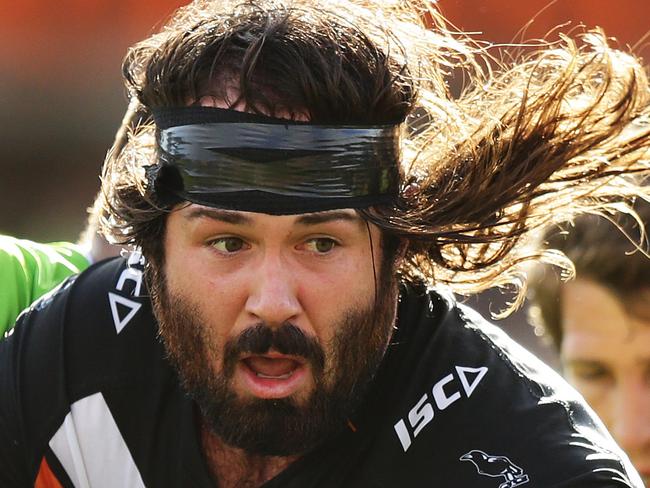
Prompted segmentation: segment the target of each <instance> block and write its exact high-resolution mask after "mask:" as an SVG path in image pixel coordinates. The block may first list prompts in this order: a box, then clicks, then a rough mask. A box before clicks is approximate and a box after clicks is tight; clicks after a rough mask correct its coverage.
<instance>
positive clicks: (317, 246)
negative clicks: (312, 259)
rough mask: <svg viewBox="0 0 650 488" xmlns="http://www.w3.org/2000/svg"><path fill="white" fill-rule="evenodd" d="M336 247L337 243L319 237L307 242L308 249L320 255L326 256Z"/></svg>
mask: <svg viewBox="0 0 650 488" xmlns="http://www.w3.org/2000/svg"><path fill="white" fill-rule="evenodd" d="M335 247H336V241H334V240H333V239H329V238H327V237H317V238H315V239H310V240H309V241H307V249H309V250H310V251H312V252H315V253H318V254H326V253H328V252H330V251H331V250H332V249H334V248H335Z"/></svg>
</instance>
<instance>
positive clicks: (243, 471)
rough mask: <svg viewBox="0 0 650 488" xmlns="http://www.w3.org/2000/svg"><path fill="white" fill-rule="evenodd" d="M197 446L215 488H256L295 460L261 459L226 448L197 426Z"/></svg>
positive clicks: (216, 437) (272, 457) (229, 447)
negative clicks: (200, 448)
mask: <svg viewBox="0 0 650 488" xmlns="http://www.w3.org/2000/svg"><path fill="white" fill-rule="evenodd" d="M200 429H201V445H202V448H203V455H204V457H205V460H206V463H207V465H208V470H209V472H210V475H211V477H212V480H213V481H214V482H215V483H216V485H217V486H218V487H219V488H257V487H259V486H262V485H263V484H264V483H266V482H267V481H269V480H271V479H272V478H274V477H275V476H277V475H278V474H279V473H280V472H282V471H284V470H285V469H286V468H287V467H288V466H289V465H290V464H291V463H293V462H294V461H296V460H297V459H298V458H299V456H297V455H296V456H286V457H284V456H261V455H255V454H251V453H249V452H246V451H245V450H243V449H239V448H236V447H232V446H228V445H227V444H225V443H224V442H223V441H222V440H221V439H220V438H219V437H218V436H217V435H215V434H214V433H213V432H212V431H211V430H210V429H208V428H207V427H206V425H205V423H203V422H201V427H200Z"/></svg>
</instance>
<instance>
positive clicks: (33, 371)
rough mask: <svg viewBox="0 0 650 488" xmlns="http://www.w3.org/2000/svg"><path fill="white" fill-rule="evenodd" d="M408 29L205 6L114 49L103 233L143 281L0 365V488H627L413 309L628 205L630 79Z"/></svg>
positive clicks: (50, 315) (473, 351) (61, 310)
mask: <svg viewBox="0 0 650 488" xmlns="http://www.w3.org/2000/svg"><path fill="white" fill-rule="evenodd" d="M427 5H428V3H427V2H418V1H409V2H401V1H396V2H368V1H363V0H358V1H349V0H333V1H330V2H327V3H326V4H324V3H323V2H314V1H311V0H295V1H274V0H260V1H247V2H243V3H240V2H235V1H232V2H231V1H221V2H212V1H201V0H199V1H196V2H193V3H192V4H190V5H188V6H187V7H184V8H182V9H180V10H179V11H178V12H177V13H176V14H175V15H174V16H173V17H172V19H171V20H170V21H169V22H168V23H167V24H166V25H165V26H164V27H163V28H162V30H161V31H160V32H159V33H158V34H155V35H154V36H152V37H151V38H149V39H147V40H145V41H143V42H141V43H139V44H137V45H136V46H135V47H134V48H132V49H131V50H130V51H129V54H128V55H127V58H126V61H125V64H124V73H125V79H126V84H127V88H128V90H129V94H130V97H131V108H132V113H139V114H143V113H144V114H146V117H145V119H144V120H141V121H140V122H138V123H137V124H135V123H131V122H130V121H129V118H128V117H127V120H126V121H125V127H124V128H125V131H124V133H126V134H127V137H128V141H127V142H126V144H125V146H124V147H123V148H122V149H121V150H118V151H114V152H113V153H112V154H109V157H108V160H107V163H106V165H105V171H104V175H103V198H104V212H103V215H104V216H106V218H105V221H104V228H105V230H106V232H107V233H109V234H110V235H112V236H113V238H114V239H116V240H118V241H120V242H123V243H129V244H134V245H136V246H138V247H139V249H140V250H141V253H140V252H136V253H133V254H132V255H131V256H130V257H128V258H123V259H115V260H112V261H108V262H105V263H101V264H98V265H96V266H93V267H91V268H89V269H88V270H87V271H86V272H84V273H82V274H81V275H80V276H79V277H78V278H77V279H76V280H71V281H69V282H68V283H66V284H65V285H64V286H63V287H62V289H61V290H60V291H59V292H58V293H57V294H55V295H54V296H52V297H49V298H48V299H47V300H43V301H40V302H38V303H37V304H36V305H34V307H33V308H32V310H31V311H30V312H29V313H28V314H25V315H24V316H23V318H22V320H21V321H20V323H19V324H17V327H16V328H15V332H14V333H13V335H12V336H11V337H10V338H9V339H8V340H7V341H5V342H4V343H2V344H0V389H2V391H4V392H9V394H7V395H5V396H3V397H2V398H1V399H0V481H1V482H2V484H3V486H23V485H29V484H33V483H36V485H37V486H51V485H48V484H47V483H53V484H54V486H59V485H60V486H92V487H103V486H106V487H109V486H110V487H113V486H129V487H142V486H156V487H163V486H206V487H209V486H219V487H222V488H223V487H235V486H238V487H239V486H264V487H266V488H270V487H279V486H282V487H301V488H304V487H309V486H313V487H316V486H319V487H340V486H354V487H359V486H363V487H366V486H368V487H370V486H376V487H379V486H387V487H388V486H390V487H392V486H450V487H452V486H453V487H457V486H479V485H483V486H486V487H489V486H495V487H497V486H499V487H501V488H506V487H507V488H514V487H517V486H522V485H529V486H549V487H550V486H554V487H562V486H567V487H568V486H571V487H574V486H585V487H587V486H589V487H594V486H602V487H613V486H620V487H640V486H641V484H640V480H639V479H638V475H637V474H636V473H635V472H634V469H633V468H632V467H631V466H630V465H629V462H628V461H627V458H626V457H625V456H624V455H623V454H622V453H621V451H620V450H619V449H618V447H617V446H616V445H615V443H614V442H613V441H612V439H611V438H610V437H609V435H608V434H607V432H606V431H605V429H604V428H603V427H602V426H601V424H600V422H599V421H598V420H597V419H596V418H595V417H593V416H592V414H591V413H590V411H589V409H587V408H585V406H584V404H583V402H582V400H581V399H580V397H579V396H578V395H577V394H575V393H574V392H573V390H571V389H570V388H568V387H567V385H566V384H565V383H564V382H563V381H562V380H561V379H560V378H559V377H557V375H554V374H553V373H552V371H550V370H549V369H548V368H546V367H545V366H544V365H543V364H541V363H540V362H539V361H537V360H536V359H535V358H533V357H532V356H530V355H529V354H528V353H527V352H526V351H524V350H523V349H521V348H520V347H519V346H517V345H516V344H515V343H513V342H512V341H511V340H510V339H508V338H507V337H506V336H505V335H504V334H503V333H501V332H499V331H498V329H496V328H494V327H493V326H491V325H489V324H488V323H486V322H485V321H483V319H482V318H481V317H480V316H478V315H477V314H476V313H475V312H473V311H472V310H470V309H469V308H467V307H464V306H462V305H460V304H458V303H456V301H455V300H454V298H453V297H452V295H451V294H450V293H449V292H448V291H445V290H443V289H438V290H434V289H433V288H432V286H433V285H445V284H447V285H449V286H451V287H452V289H454V290H456V291H476V290H481V289H485V288H488V287H490V286H494V285H499V284H506V283H511V282H513V283H516V282H517V279H518V277H519V274H518V265H519V264H521V263H523V262H525V261H529V260H544V259H546V258H549V259H550V258H552V257H553V255H552V254H543V253H541V254H540V251H539V250H537V249H535V248H530V247H528V244H529V242H528V241H529V239H528V237H529V235H530V233H531V231H532V230H534V229H538V228H543V227H544V226H546V225H548V224H551V223H553V222H556V221H561V220H563V219H565V218H569V217H571V216H572V215H574V214H578V213H581V212H590V211H591V212H594V211H599V210H602V209H603V208H606V207H607V206H608V205H612V202H614V201H621V202H625V201H626V200H627V199H630V198H632V197H634V196H636V195H641V194H644V193H647V192H648V190H647V189H646V188H643V187H641V186H635V185H634V183H633V182H632V181H627V180H626V177H627V175H630V174H635V173H640V172H646V171H648V161H647V151H648V145H649V142H650V129H649V127H648V126H647V124H646V122H645V119H644V117H647V115H648V100H649V99H650V91H649V90H648V83H647V80H646V79H645V77H644V73H643V70H642V68H641V67H640V65H639V64H638V62H637V61H636V60H635V59H634V58H633V57H632V56H630V55H627V54H624V53H622V52H619V51H616V50H613V49H611V48H609V47H608V46H607V44H606V42H605V38H604V37H603V36H602V35H601V34H598V33H594V34H589V35H585V36H584V38H583V45H581V46H580V47H578V46H577V45H576V44H574V43H573V42H572V41H569V40H567V41H565V42H564V43H563V44H561V45H559V44H558V45H556V46H553V48H552V49H551V48H549V49H542V50H539V51H536V52H534V53H531V54H530V57H529V58H527V59H526V60H523V61H522V62H521V63H519V64H515V65H513V66H511V67H509V68H506V67H504V68H503V70H501V71H489V70H488V71H485V72H484V71H482V70H481V66H483V64H482V61H485V58H484V57H483V55H482V54H481V52H480V46H478V45H476V44H473V43H471V42H470V41H469V40H468V39H466V38H465V37H464V36H463V35H462V34H457V35H455V36H454V35H451V34H449V33H448V31H447V30H446V29H445V27H446V24H445V21H444V19H442V18H441V17H440V16H439V14H438V13H437V12H435V11H433V10H431V9H429V7H428V6H427ZM447 68H449V69H451V68H457V70H458V71H459V72H460V71H463V70H464V71H465V74H467V75H468V78H467V79H468V80H469V81H468V84H467V86H466V87H465V89H464V91H463V93H462V95H461V97H460V98H459V99H453V98H452V97H451V96H450V95H449V93H448V90H447V87H446V84H445V71H446V69H447ZM468 461H470V462H468ZM497 467H498V469H497ZM57 483H58V485H57Z"/></svg>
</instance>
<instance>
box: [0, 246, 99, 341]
mask: <svg viewBox="0 0 650 488" xmlns="http://www.w3.org/2000/svg"><path fill="white" fill-rule="evenodd" d="M88 264H89V263H88V258H87V257H86V256H85V255H84V253H83V251H82V249H81V248H80V247H79V246H76V245H74V244H70V243H65V242H55V243H52V244H39V243H36V242H31V241H27V240H22V239H15V238H13V237H8V236H2V235H0V339H1V338H2V337H3V335H4V333H5V332H6V331H7V330H9V329H11V327H13V324H14V321H15V320H16V317H17V316H18V315H19V314H20V312H22V311H23V309H25V308H26V307H28V306H29V305H30V304H31V303H32V302H33V301H34V300H36V299H37V298H38V297H40V296H41V295H43V294H44V293H46V292H48V291H50V290H51V289H52V288H54V287H55V286H56V285H58V284H59V283H60V282H61V281H63V280H64V279H65V278H67V277H68V276H70V275H72V274H75V273H79V272H80V271H82V270H84V269H85V268H86V267H88Z"/></svg>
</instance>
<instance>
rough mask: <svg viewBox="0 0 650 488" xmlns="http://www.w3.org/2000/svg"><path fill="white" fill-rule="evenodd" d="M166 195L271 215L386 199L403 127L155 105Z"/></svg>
mask: <svg viewBox="0 0 650 488" xmlns="http://www.w3.org/2000/svg"><path fill="white" fill-rule="evenodd" d="M154 120H155V122H156V126H157V131H156V142H157V146H158V154H159V164H158V165H157V166H155V167H153V168H149V170H148V171H149V176H150V178H151V179H152V180H153V182H154V184H155V188H156V191H157V192H158V194H159V195H161V196H165V195H166V196H167V197H169V196H173V197H175V198H177V199H180V200H188V201H191V202H194V203H200V204H203V205H208V206H213V207H220V208H229V209H236V210H245V211H251V212H261V213H269V214H295V213H307V212H316V211H323V210H331V209H334V208H362V207H368V206H372V205H377V204H381V203H388V202H389V201H391V200H392V199H393V198H394V197H395V195H396V194H397V187H398V181H399V173H398V171H399V169H398V167H399V147H398V146H399V138H398V135H399V126H398V125H385V126H367V125H366V126H355V125H349V126H324V125H312V124H309V123H306V122H296V121H289V120H286V119H277V118H272V117H266V116H263V115H257V114H249V113H244V112H237V111H234V110H225V109H217V108H211V107H181V108H165V109H157V110H154Z"/></svg>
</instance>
